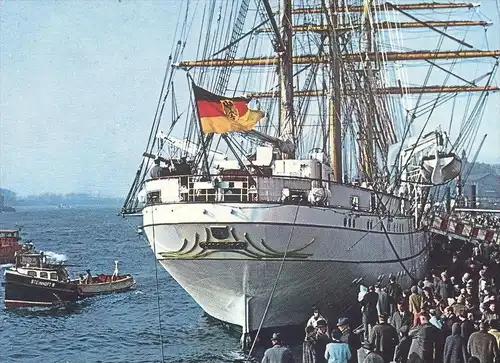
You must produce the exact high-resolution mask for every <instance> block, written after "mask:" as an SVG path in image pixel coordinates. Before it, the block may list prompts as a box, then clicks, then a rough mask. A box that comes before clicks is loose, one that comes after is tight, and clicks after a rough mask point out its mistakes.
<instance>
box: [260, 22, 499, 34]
mask: <svg viewBox="0 0 500 363" xmlns="http://www.w3.org/2000/svg"><path fill="white" fill-rule="evenodd" d="M362 25H363V24H352V25H351V24H349V25H339V26H337V29H336V30H337V31H348V30H353V28H354V29H356V28H360V27H361V26H362ZM491 25H492V23H491V22H488V21H484V20H448V21H442V20H439V21H426V22H425V24H422V23H419V22H416V21H401V22H396V21H388V20H384V21H379V22H377V23H373V24H372V28H373V29H374V30H391V29H415V28H428V27H429V26H432V27H434V28H450V27H466V26H483V27H487V26H491ZM272 31H273V29H271V28H263V29H259V30H256V33H269V32H272ZM293 31H294V32H316V33H324V32H328V31H329V30H328V27H327V26H325V25H321V24H307V25H295V26H294V27H293Z"/></svg>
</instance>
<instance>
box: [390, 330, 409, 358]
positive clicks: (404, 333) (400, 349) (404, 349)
mask: <svg viewBox="0 0 500 363" xmlns="http://www.w3.org/2000/svg"><path fill="white" fill-rule="evenodd" d="M409 330H410V327H409V326H407V325H403V326H402V327H401V328H400V329H399V344H398V345H397V346H396V349H395V350H394V358H393V361H394V362H396V363H406V362H407V361H408V353H409V352H410V345H411V339H410V338H409V337H408V331H409Z"/></svg>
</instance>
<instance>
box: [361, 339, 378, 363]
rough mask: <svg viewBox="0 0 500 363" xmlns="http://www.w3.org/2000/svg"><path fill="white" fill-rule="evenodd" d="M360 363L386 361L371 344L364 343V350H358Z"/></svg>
mask: <svg viewBox="0 0 500 363" xmlns="http://www.w3.org/2000/svg"><path fill="white" fill-rule="evenodd" d="M358 362H360V363H383V362H384V359H383V358H382V356H381V355H380V354H378V353H377V352H375V351H374V350H373V348H372V346H371V345H370V342H368V341H364V342H363V344H362V348H361V349H359V350H358Z"/></svg>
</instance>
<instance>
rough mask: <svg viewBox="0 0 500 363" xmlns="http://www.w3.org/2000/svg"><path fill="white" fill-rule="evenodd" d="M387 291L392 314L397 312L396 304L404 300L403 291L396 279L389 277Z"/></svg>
mask: <svg viewBox="0 0 500 363" xmlns="http://www.w3.org/2000/svg"><path fill="white" fill-rule="evenodd" d="M385 290H386V291H387V295H389V298H390V299H389V302H390V304H391V314H394V312H395V311H396V303H397V302H398V301H400V300H401V299H402V298H403V289H402V288H401V285H400V284H398V283H397V282H396V277H395V276H391V277H389V283H388V284H387V286H386V288H385Z"/></svg>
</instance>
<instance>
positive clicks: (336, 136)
mask: <svg viewBox="0 0 500 363" xmlns="http://www.w3.org/2000/svg"><path fill="white" fill-rule="evenodd" d="M340 1H341V0H340ZM338 2H339V0H328V3H329V4H328V5H329V6H328V7H327V11H328V16H327V19H328V26H329V28H330V29H329V30H330V31H329V32H328V38H329V41H328V51H329V56H330V77H329V81H330V82H329V83H330V85H329V95H328V111H329V112H328V117H329V120H328V129H329V141H330V166H331V168H332V172H333V173H332V174H333V181H336V182H342V144H341V143H342V140H341V138H342V133H341V128H342V124H341V120H340V113H341V103H340V102H341V96H342V94H341V90H340V67H341V62H342V60H341V56H340V51H339V47H338V41H339V39H338V36H337V31H336V29H337V27H338V24H339V19H338V15H337V14H338V8H339V7H340V6H339V3H338Z"/></svg>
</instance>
